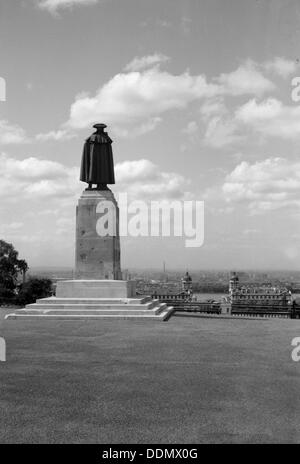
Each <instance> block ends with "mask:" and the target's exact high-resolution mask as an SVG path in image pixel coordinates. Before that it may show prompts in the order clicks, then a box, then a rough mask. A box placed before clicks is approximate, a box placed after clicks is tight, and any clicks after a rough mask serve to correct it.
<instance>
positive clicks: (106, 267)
mask: <svg viewBox="0 0 300 464" xmlns="http://www.w3.org/2000/svg"><path fill="white" fill-rule="evenodd" d="M75 255H76V258H75V260H76V261H75V279H78V280H102V279H110V280H120V279H122V275H121V266H120V237H119V208H118V204H117V202H116V199H115V197H114V195H113V193H112V192H111V191H110V190H84V191H83V193H82V195H81V197H80V199H79V201H78V206H77V209H76V250H75Z"/></svg>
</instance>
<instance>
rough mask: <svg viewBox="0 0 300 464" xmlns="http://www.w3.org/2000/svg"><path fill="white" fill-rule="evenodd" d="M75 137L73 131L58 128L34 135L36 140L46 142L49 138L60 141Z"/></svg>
mask: <svg viewBox="0 0 300 464" xmlns="http://www.w3.org/2000/svg"><path fill="white" fill-rule="evenodd" d="M74 137H76V134H75V133H74V132H69V131H67V130H63V129H59V130H57V131H50V132H46V133H40V134H37V135H36V136H35V139H36V140H37V141H41V142H47V141H49V140H54V141H61V140H71V139H73V138H74Z"/></svg>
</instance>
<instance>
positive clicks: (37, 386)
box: [0, 309, 300, 444]
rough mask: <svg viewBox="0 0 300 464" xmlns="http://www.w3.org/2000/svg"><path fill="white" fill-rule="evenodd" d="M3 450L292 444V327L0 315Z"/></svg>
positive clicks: (298, 428)
mask: <svg viewBox="0 0 300 464" xmlns="http://www.w3.org/2000/svg"><path fill="white" fill-rule="evenodd" d="M5 312H6V313H7V312H10V311H4V310H3V309H2V310H1V309H0V336H2V337H3V336H4V337H5V339H6V343H7V362H2V363H0V376H1V384H0V443H149V444H150V443H158V444H159V443H279V442H291V443H300V399H299V392H300V362H299V363H296V362H293V361H292V360H291V339H292V338H293V337H296V336H298V337H300V320H296V321H291V320H284V319H277V320H273V319H269V320H268V319H263V320H261V321H260V320H237V319H232V320H230V319H209V318H199V317H197V316H193V315H190V316H187V317H176V316H173V317H171V319H170V320H169V321H168V322H150V321H148V322H139V321H135V322H134V321H107V320H106V321H61V322H57V321H49V320H44V321H32V320H31V321H20V320H16V321H14V320H8V321H5V322H4V320H3V315H4V314H5Z"/></svg>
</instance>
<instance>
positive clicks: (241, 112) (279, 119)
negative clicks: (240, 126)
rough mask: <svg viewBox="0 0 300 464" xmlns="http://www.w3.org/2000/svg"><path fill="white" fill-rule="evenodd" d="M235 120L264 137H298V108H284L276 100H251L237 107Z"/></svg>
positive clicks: (299, 130)
mask: <svg viewBox="0 0 300 464" xmlns="http://www.w3.org/2000/svg"><path fill="white" fill-rule="evenodd" d="M235 116H236V119H237V120H239V121H241V122H243V123H244V124H246V125H248V126H250V127H252V128H253V129H254V130H255V131H258V132H260V133H262V134H263V135H266V136H273V137H282V138H283V139H296V138H299V137H300V106H286V105H284V104H283V103H282V102H280V101H279V100H277V99H276V98H268V99H267V100H264V101H262V102H257V100H256V99H252V100H250V101H248V102H247V103H245V104H244V105H242V106H241V107H239V108H238V109H237V111H236V115H235Z"/></svg>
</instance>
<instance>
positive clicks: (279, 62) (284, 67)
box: [263, 56, 299, 79]
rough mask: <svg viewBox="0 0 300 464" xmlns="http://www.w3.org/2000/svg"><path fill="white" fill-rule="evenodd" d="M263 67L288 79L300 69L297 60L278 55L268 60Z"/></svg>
mask: <svg viewBox="0 0 300 464" xmlns="http://www.w3.org/2000/svg"><path fill="white" fill-rule="evenodd" d="M263 67H264V69H266V70H267V71H271V72H274V73H275V74H278V75H279V76H280V77H282V78H284V79H287V78H288V77H289V76H291V75H292V74H294V73H295V72H296V71H297V69H299V65H298V64H297V63H296V61H292V60H287V59H286V58H282V57H278V56H277V57H276V58H274V59H273V60H271V61H267V62H266V63H265V64H264V65H263Z"/></svg>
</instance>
